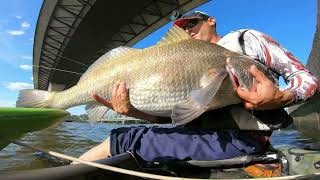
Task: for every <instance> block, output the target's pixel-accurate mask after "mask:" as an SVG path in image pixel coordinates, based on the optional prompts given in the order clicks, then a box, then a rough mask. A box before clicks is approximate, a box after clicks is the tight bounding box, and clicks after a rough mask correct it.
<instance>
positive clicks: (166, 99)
mask: <svg viewBox="0 0 320 180" xmlns="http://www.w3.org/2000/svg"><path fill="white" fill-rule="evenodd" d="M173 31H174V32H175V33H174V34H178V36H177V37H170V33H169V37H167V38H166V39H165V40H164V42H162V43H159V44H158V45H155V46H152V47H149V48H145V49H133V48H118V49H117V50H115V51H119V52H115V53H112V52H109V54H107V55H106V56H105V57H101V58H100V60H99V61H100V62H99V63H98V64H96V65H93V66H95V67H93V68H91V69H89V70H88V71H87V72H86V73H85V74H84V75H83V77H82V78H81V79H80V81H79V82H78V84H77V85H75V86H74V87H71V88H70V89H67V90H65V91H62V92H56V93H54V94H52V95H51V96H52V97H51V96H50V98H47V99H50V102H49V100H48V102H46V103H45V105H42V106H46V107H51V108H59V109H67V108H69V107H73V106H77V105H81V104H90V103H91V104H94V103H95V101H94V99H93V98H92V97H91V95H92V94H93V93H96V94H98V95H100V96H101V97H104V98H106V99H110V98H111V93H112V90H113V86H114V84H115V83H116V82H117V81H125V82H126V83H127V87H128V89H129V97H130V103H131V104H132V105H133V106H134V107H135V108H137V109H138V110H140V111H143V112H145V113H148V114H151V115H156V116H167V117H170V116H171V117H172V118H173V119H176V122H187V121H190V120H192V119H194V118H196V117H198V116H199V115H201V114H202V113H203V112H205V111H207V110H210V109H217V108H221V107H224V106H227V105H230V104H236V103H240V102H241V100H240V99H239V97H238V96H237V95H236V93H235V91H234V85H233V83H232V81H231V79H230V76H229V75H228V73H227V70H226V66H227V60H228V62H229V63H228V67H229V69H230V68H231V69H233V71H234V72H233V74H234V75H235V76H239V77H237V79H238V81H239V82H238V83H240V84H239V85H240V86H243V87H249V86H252V85H253V78H252V75H251V74H250V73H248V70H249V67H250V66H251V65H252V64H257V62H256V61H255V60H253V59H251V58H249V57H247V56H244V55H241V54H238V53H235V52H231V51H229V50H227V49H225V48H223V47H221V46H219V45H215V44H212V43H210V42H205V41H201V40H194V39H191V38H190V37H189V36H188V37H187V36H185V35H184V34H183V33H184V31H183V30H180V29H177V28H176V29H173ZM182 31H183V32H182ZM179 33H180V34H179ZM171 36H174V35H172V34H171ZM170 38H171V39H170ZM175 38H178V39H179V38H180V40H177V41H175V40H172V39H175ZM168 41H170V42H168ZM103 58H105V59H103ZM238 60H239V61H238ZM237 61H238V62H237ZM230 62H237V63H230ZM240 66H241V68H240V73H238V74H237V73H235V70H239V67H240ZM235 67H237V68H235ZM262 68H263V67H262ZM259 69H261V66H260V65H259ZM265 73H268V72H267V71H265ZM232 80H234V79H232ZM22 94H23V93H22ZM29 104H30V103H29ZM38 104H39V103H38ZM17 105H19V106H26V105H27V106H28V103H24V102H23V96H21V97H20V99H19V100H18V102H17Z"/></svg>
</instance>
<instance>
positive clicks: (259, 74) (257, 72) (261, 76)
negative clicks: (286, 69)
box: [250, 65, 269, 82]
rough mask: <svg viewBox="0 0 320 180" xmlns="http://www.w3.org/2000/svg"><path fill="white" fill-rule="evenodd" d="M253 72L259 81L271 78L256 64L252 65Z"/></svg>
mask: <svg viewBox="0 0 320 180" xmlns="http://www.w3.org/2000/svg"><path fill="white" fill-rule="evenodd" d="M250 72H251V74H252V75H253V76H254V77H255V78H256V80H257V81H258V82H263V81H269V79H268V78H267V77H266V76H265V75H264V74H263V72H261V71H260V70H259V69H258V68H257V67H256V66H255V65H252V66H251V67H250Z"/></svg>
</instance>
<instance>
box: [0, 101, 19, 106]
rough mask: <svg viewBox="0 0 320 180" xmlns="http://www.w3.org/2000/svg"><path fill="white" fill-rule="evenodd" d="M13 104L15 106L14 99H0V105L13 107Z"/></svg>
mask: <svg viewBox="0 0 320 180" xmlns="http://www.w3.org/2000/svg"><path fill="white" fill-rule="evenodd" d="M15 106H16V102H15V101H5V100H0V107H15Z"/></svg>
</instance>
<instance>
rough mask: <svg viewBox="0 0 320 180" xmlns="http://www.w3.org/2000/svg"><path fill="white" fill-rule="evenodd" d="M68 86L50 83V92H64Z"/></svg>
mask: <svg viewBox="0 0 320 180" xmlns="http://www.w3.org/2000/svg"><path fill="white" fill-rule="evenodd" d="M65 87H66V85H64V84H56V83H50V84H49V88H48V91H63V90H64V88H65Z"/></svg>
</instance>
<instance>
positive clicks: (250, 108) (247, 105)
mask: <svg viewBox="0 0 320 180" xmlns="http://www.w3.org/2000/svg"><path fill="white" fill-rule="evenodd" d="M244 107H245V108H246V109H249V110H252V109H255V108H256V105H254V104H252V103H249V102H245V103H244Z"/></svg>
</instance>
